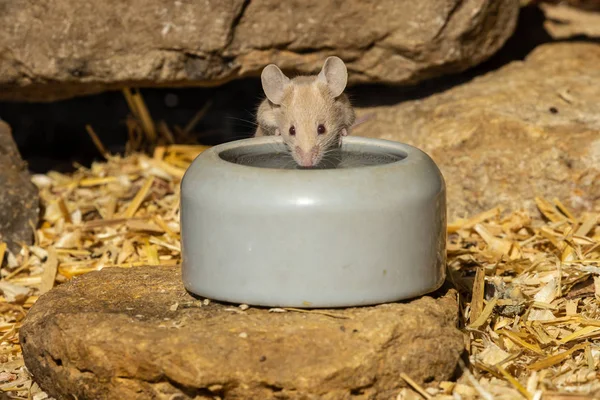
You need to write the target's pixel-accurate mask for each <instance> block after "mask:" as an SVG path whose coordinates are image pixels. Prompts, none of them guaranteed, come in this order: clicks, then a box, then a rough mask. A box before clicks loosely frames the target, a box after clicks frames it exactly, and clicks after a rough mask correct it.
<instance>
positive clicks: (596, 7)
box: [523, 0, 600, 11]
mask: <svg viewBox="0 0 600 400" xmlns="http://www.w3.org/2000/svg"><path fill="white" fill-rule="evenodd" d="M523 1H526V0H523ZM530 1H531V0H530ZM536 2H539V3H547V4H565V5H568V6H570V7H574V8H579V9H582V10H589V11H600V0H536Z"/></svg>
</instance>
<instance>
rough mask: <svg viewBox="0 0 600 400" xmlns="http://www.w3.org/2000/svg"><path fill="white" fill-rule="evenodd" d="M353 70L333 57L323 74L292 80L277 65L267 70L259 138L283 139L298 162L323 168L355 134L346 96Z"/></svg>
mask: <svg viewBox="0 0 600 400" xmlns="http://www.w3.org/2000/svg"><path fill="white" fill-rule="evenodd" d="M347 77H348V75H347V70H346V66H345V64H344V62H343V61H342V60H341V59H340V58H338V57H334V56H333V57H328V58H327V60H325V63H324V65H323V68H322V69H321V71H320V73H319V74H318V75H313V76H298V77H295V78H293V79H289V78H288V77H287V76H285V75H284V74H283V72H281V70H280V69H279V68H278V67H277V66H276V65H274V64H270V65H268V66H266V67H265V68H264V69H263V72H262V74H261V81H262V87H263V90H264V92H265V94H266V96H267V98H266V99H265V100H264V101H263V102H262V103H261V104H260V106H259V107H258V110H257V116H256V120H257V121H256V122H257V125H258V128H257V130H256V133H255V136H271V135H281V136H282V137H283V141H284V143H285V144H286V146H287V148H288V149H289V151H290V153H291V155H292V157H293V158H294V160H295V161H296V163H297V164H298V165H300V166H304V167H314V166H316V165H318V164H319V163H320V162H321V161H322V160H323V157H324V156H325V155H326V154H327V153H328V152H329V151H330V150H332V149H334V148H337V147H339V146H340V144H341V139H342V137H343V136H346V135H348V134H349V133H350V129H351V127H352V126H353V124H354V122H355V120H356V116H355V113H354V109H353V107H352V105H351V104H350V100H349V99H348V96H346V94H345V93H343V91H344V89H345V88H346V83H347Z"/></svg>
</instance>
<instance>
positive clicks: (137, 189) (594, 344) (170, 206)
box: [0, 93, 600, 399]
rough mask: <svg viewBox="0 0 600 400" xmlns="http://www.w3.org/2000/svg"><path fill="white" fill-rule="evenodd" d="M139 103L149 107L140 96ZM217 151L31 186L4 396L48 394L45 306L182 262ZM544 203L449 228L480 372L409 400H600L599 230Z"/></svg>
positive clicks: (7, 256)
mask: <svg viewBox="0 0 600 400" xmlns="http://www.w3.org/2000/svg"><path fill="white" fill-rule="evenodd" d="M128 97H129V99H128V101H130V102H131V105H132V107H140V99H138V98H137V97H136V94H131V93H129V94H128ZM138 113H139V111H138ZM140 118H146V116H144V113H143V112H142V113H141V114H140ZM132 129H133V128H132ZM143 130H144V132H145V135H148V136H152V135H158V134H159V132H162V131H163V130H164V128H161V129H158V131H157V130H156V129H155V128H153V125H151V124H150V122H149V121H146V123H145V124H144V128H143ZM205 149H206V147H205V146H198V145H165V146H157V147H155V148H154V149H153V153H152V157H150V156H148V155H146V154H143V153H132V154H129V155H128V156H113V155H109V154H106V157H107V160H106V161H103V162H97V163H94V164H92V165H91V167H90V168H83V167H80V168H79V169H78V170H77V171H76V172H74V173H72V174H61V173H58V172H49V173H47V174H44V175H35V176H33V178H32V181H33V182H34V183H35V184H36V185H37V187H38V188H39V190H40V197H41V201H42V203H43V207H44V209H45V213H44V215H43V218H42V220H41V221H40V224H39V226H38V227H37V230H36V240H35V244H34V245H32V246H24V247H23V248H22V249H21V251H20V252H19V253H18V254H12V253H11V252H10V251H9V250H8V249H7V247H6V245H5V244H4V243H0V267H1V269H0V278H1V281H0V291H1V292H2V296H0V310H1V315H0V337H1V339H2V340H1V342H0V365H2V366H1V367H0V374H4V375H1V376H5V377H10V379H11V381H10V382H8V381H7V382H5V383H3V384H2V390H4V391H7V392H10V393H11V395H13V396H16V397H17V398H28V397H29V398H32V397H33V396H34V395H36V393H39V389H36V390H38V392H36V393H33V392H31V390H32V389H31V388H34V387H37V386H36V385H35V384H33V383H32V380H31V377H30V376H29V375H28V374H27V372H26V370H25V368H24V367H23V361H22V355H21V349H20V347H19V341H18V330H19V327H20V325H21V321H22V319H23V317H24V316H25V315H26V313H27V310H28V309H29V308H30V307H31V306H32V304H33V303H35V301H36V300H37V298H38V296H39V295H40V294H42V293H44V292H45V291H47V290H50V289H51V288H52V287H53V286H55V285H57V284H60V283H62V282H66V281H68V280H70V279H73V278H74V277H76V276H79V275H82V274H86V273H88V272H91V271H98V270H101V269H103V268H115V267H122V268H128V267H131V266H143V265H159V264H160V265H177V264H179V263H180V260H181V254H180V251H181V246H180V227H179V184H180V181H181V177H182V176H183V172H184V171H185V168H186V167H187V166H188V165H189V163H191V161H192V160H193V159H194V158H195V157H196V156H197V155H198V154H199V153H201V152H202V151H203V150H205ZM524 200H526V199H524ZM535 201H536V204H537V206H538V208H539V211H540V213H541V216H532V215H528V214H526V213H525V212H523V211H519V210H517V211H513V212H505V211H504V210H503V208H501V207H500V206H499V207H496V208H493V209H491V210H488V211H486V212H484V213H481V214H479V215H475V216H473V217H471V218H469V219H461V220H458V221H455V222H453V223H450V224H449V225H448V247H447V249H448V280H449V281H450V282H451V283H452V284H454V286H455V287H456V288H457V290H458V291H459V293H460V300H461V301H460V304H461V314H460V316H461V327H463V328H464V330H465V333H466V335H467V337H468V343H467V349H468V352H469V361H470V363H469V365H467V366H464V369H463V374H462V376H461V378H460V379H459V380H458V382H442V383H440V384H439V385H433V386H431V385H429V386H428V387H426V388H423V387H420V386H419V385H417V384H416V383H415V382H412V383H409V387H408V388H406V389H403V392H402V393H398V397H399V398H408V397H406V396H408V394H407V393H408V392H407V391H411V390H413V391H414V394H416V395H417V396H421V397H425V398H432V399H445V398H447V399H452V398H461V399H475V398H494V399H515V398H526V399H539V398H543V399H546V398H548V399H559V398H567V397H561V396H568V395H574V394H577V395H578V396H579V397H577V398H581V399H583V398H590V399H591V398H598V396H599V395H600V380H598V379H597V376H598V366H599V361H600V343H598V338H600V307H599V302H598V301H599V299H600V225H599V218H598V215H591V214H583V215H575V214H573V213H571V212H570V211H569V210H568V209H567V208H566V207H565V206H564V205H563V204H562V203H561V202H560V201H558V200H556V199H555V200H547V199H542V198H536V199H535ZM472 299H473V302H472ZM203 304H204V305H209V304H210V301H209V300H208V299H205V300H203ZM166 307H169V308H170V309H171V310H176V309H177V307H178V305H177V304H173V305H166ZM240 309H242V310H244V309H247V308H246V306H241V307H240V308H235V311H236V312H242V311H240ZM288 310H289V311H295V312H313V313H319V314H323V315H327V316H330V317H334V318H338V317H339V315H338V314H335V313H330V312H327V311H308V310H295V309H288ZM232 311H233V309H232ZM269 311H270V312H286V309H282V308H272V309H270V310H269ZM408 372H409V371H408ZM11 374H12V375H11ZM13 375H14V379H13ZM398 378H399V379H401V378H402V379H404V380H405V381H407V382H408V380H410V378H409V377H408V376H399V377H398ZM407 378H408V380H407ZM7 379H8V378H7ZM411 388H412V389H411ZM37 396H38V398H42V397H43V395H41V394H37Z"/></svg>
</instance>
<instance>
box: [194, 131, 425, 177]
mask: <svg viewBox="0 0 600 400" xmlns="http://www.w3.org/2000/svg"><path fill="white" fill-rule="evenodd" d="M269 144H277V145H283V138H281V137H280V136H263V137H252V138H246V139H240V140H234V141H231V142H227V143H222V144H219V145H216V146H213V147H211V148H209V149H207V150H205V151H203V152H202V153H200V154H199V155H198V156H197V157H196V159H195V160H194V162H192V165H193V164H194V163H195V161H196V160H199V159H204V160H206V161H209V162H211V163H212V164H213V165H214V166H215V167H219V168H227V169H237V170H238V172H241V170H244V171H257V170H261V171H264V172H262V173H269V172H270V173H273V172H277V173H286V174H298V173H301V174H311V175H312V176H315V175H317V174H319V175H331V174H341V173H344V174H348V173H350V171H358V170H360V171H365V170H381V169H390V168H397V167H398V166H399V165H400V164H407V163H411V162H415V161H419V160H420V161H425V160H427V161H429V162H432V161H433V160H432V159H431V157H429V155H427V154H426V153H425V152H423V151H422V150H420V149H418V148H416V147H414V146H411V145H409V144H406V143H401V142H396V141H391V140H385V139H376V138H367V137H361V136H348V137H345V138H344V139H343V140H342V148H343V146H344V145H345V144H349V145H351V146H369V147H380V148H382V149H385V148H387V149H389V150H390V151H395V152H399V153H402V154H403V155H404V157H402V158H401V159H399V160H396V161H391V162H387V163H383V164H377V165H364V166H355V167H349V168H323V169H310V168H307V169H285V168H272V167H256V166H253V165H244V164H238V163H235V162H231V161H228V160H226V159H224V158H223V157H221V156H220V154H221V153H223V152H225V151H229V150H234V149H238V148H240V147H246V146H261V145H269ZM189 170H190V168H188V171H189ZM186 172H187V171H186Z"/></svg>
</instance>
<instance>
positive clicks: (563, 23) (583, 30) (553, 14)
mask: <svg viewBox="0 0 600 400" xmlns="http://www.w3.org/2000/svg"><path fill="white" fill-rule="evenodd" d="M584 4H587V3H584ZM592 5H593V3H592V4H589V5H588V7H591V6H592ZM595 5H596V7H597V10H596V12H590V11H586V10H585V9H583V10H582V9H581V8H575V7H569V6H568V5H565V4H540V8H541V9H542V11H543V12H544V14H545V15H546V21H545V22H544V28H545V29H546V31H548V33H549V34H550V36H551V37H552V38H554V39H557V40H560V39H568V38H572V37H581V36H587V37H590V38H599V37H600V12H598V11H600V1H597V2H596V4H595Z"/></svg>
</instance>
